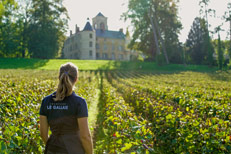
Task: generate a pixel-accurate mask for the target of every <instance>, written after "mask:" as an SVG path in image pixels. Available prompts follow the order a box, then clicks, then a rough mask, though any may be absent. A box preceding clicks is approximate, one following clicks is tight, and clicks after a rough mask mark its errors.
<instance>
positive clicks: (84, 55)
mask: <svg viewBox="0 0 231 154" xmlns="http://www.w3.org/2000/svg"><path fill="white" fill-rule="evenodd" d="M80 41H81V59H96V51H95V41H96V34H95V31H94V29H93V28H92V26H91V24H90V22H89V19H88V21H87V23H86V25H85V27H84V29H83V31H82V32H81V40H80Z"/></svg>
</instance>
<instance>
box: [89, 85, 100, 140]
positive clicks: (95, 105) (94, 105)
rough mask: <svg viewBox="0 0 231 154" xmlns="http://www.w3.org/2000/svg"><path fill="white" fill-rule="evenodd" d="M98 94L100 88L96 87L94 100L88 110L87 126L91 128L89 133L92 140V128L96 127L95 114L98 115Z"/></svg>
mask: <svg viewBox="0 0 231 154" xmlns="http://www.w3.org/2000/svg"><path fill="white" fill-rule="evenodd" d="M99 96H100V89H97V91H96V96H95V99H94V100H95V101H94V102H91V106H90V108H89V110H88V115H89V117H88V123H89V128H90V130H91V134H92V137H93V140H94V130H95V127H96V122H97V115H98V103H99Z"/></svg>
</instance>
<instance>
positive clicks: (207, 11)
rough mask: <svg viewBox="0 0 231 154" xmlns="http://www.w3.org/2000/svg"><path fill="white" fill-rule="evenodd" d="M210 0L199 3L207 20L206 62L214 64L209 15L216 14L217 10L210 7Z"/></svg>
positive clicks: (202, 15)
mask: <svg viewBox="0 0 231 154" xmlns="http://www.w3.org/2000/svg"><path fill="white" fill-rule="evenodd" d="M209 2H210V0H200V2H199V5H200V7H201V8H200V15H201V17H202V18H203V19H204V20H205V23H206V31H207V32H206V34H205V35H204V43H203V51H206V53H207V54H206V58H205V59H206V64H208V65H210V66H211V65H213V63H214V60H213V53H214V48H213V46H212V42H211V37H210V34H209V19H208V15H209V14H210V15H211V13H213V14H214V15H215V10H213V9H208V4H209Z"/></svg>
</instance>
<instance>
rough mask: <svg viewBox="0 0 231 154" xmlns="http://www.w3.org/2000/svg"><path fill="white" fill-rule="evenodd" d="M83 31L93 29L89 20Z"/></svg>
mask: <svg viewBox="0 0 231 154" xmlns="http://www.w3.org/2000/svg"><path fill="white" fill-rule="evenodd" d="M83 31H93V28H92V26H91V24H90V22H89V21H88V22H87V23H86V25H85V27H84V29H83Z"/></svg>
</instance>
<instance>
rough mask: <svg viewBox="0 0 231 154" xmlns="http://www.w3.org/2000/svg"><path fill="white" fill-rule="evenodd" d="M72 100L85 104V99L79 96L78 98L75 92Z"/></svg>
mask: <svg viewBox="0 0 231 154" xmlns="http://www.w3.org/2000/svg"><path fill="white" fill-rule="evenodd" d="M71 96H72V99H74V100H75V101H76V102H78V103H79V102H86V101H85V99H84V98H83V97H81V96H79V95H78V94H76V93H75V92H73V93H72V95H71Z"/></svg>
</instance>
